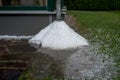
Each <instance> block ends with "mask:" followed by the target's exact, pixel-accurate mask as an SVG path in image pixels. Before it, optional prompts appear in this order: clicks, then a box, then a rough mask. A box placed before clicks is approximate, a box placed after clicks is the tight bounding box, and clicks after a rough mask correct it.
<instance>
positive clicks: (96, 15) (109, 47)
mask: <svg viewBox="0 0 120 80" xmlns="http://www.w3.org/2000/svg"><path fill="white" fill-rule="evenodd" d="M68 14H71V15H73V16H74V17H76V19H77V21H78V24H79V28H80V32H81V34H82V35H83V36H84V37H86V38H87V39H88V41H89V42H90V44H95V43H97V44H95V45H93V47H94V49H93V52H94V53H95V54H103V55H108V56H109V58H110V57H112V58H113V60H114V62H115V67H116V70H117V71H118V73H120V12H119V11H110V12H107V11H68ZM84 30H85V31H84ZM96 45H97V49H96ZM96 50H97V51H96ZM107 59H108V58H107ZM114 80H120V76H119V75H117V78H116V79H114Z"/></svg>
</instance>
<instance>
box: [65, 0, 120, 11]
mask: <svg viewBox="0 0 120 80" xmlns="http://www.w3.org/2000/svg"><path fill="white" fill-rule="evenodd" d="M64 1H65V5H66V6H67V9H68V10H92V11H104V10H120V0H64Z"/></svg>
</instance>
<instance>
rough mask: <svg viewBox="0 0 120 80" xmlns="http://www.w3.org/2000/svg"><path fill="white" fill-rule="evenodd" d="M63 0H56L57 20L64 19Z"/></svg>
mask: <svg viewBox="0 0 120 80" xmlns="http://www.w3.org/2000/svg"><path fill="white" fill-rule="evenodd" d="M61 14H62V12H61V0H56V19H57V20H62V16H61Z"/></svg>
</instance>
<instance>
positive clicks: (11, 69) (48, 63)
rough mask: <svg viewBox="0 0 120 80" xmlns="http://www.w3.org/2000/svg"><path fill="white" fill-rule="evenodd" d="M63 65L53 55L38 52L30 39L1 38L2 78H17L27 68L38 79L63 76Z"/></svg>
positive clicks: (7, 79)
mask: <svg viewBox="0 0 120 80" xmlns="http://www.w3.org/2000/svg"><path fill="white" fill-rule="evenodd" d="M61 65H62V63H61V62H60V61H58V60H54V58H53V57H51V56H49V55H47V54H43V53H42V52H37V51H36V49H35V48H33V47H31V46H30V45H29V44H28V40H14V39H13V40H0V80H16V79H18V77H20V75H21V74H23V73H24V72H26V71H27V70H28V71H29V70H30V73H31V74H32V75H33V76H34V77H36V78H38V79H42V78H44V77H48V76H52V77H54V78H61V77H63V73H62V71H61V70H62V67H61Z"/></svg>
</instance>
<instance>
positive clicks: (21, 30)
mask: <svg viewBox="0 0 120 80" xmlns="http://www.w3.org/2000/svg"><path fill="white" fill-rule="evenodd" d="M63 18H64V15H63ZM55 19H56V18H55V14H0V35H18V36H19V35H34V34H36V33H38V32H39V31H40V30H41V29H43V28H44V27H46V26H47V25H48V24H50V23H51V22H52V21H54V20H55Z"/></svg>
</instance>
